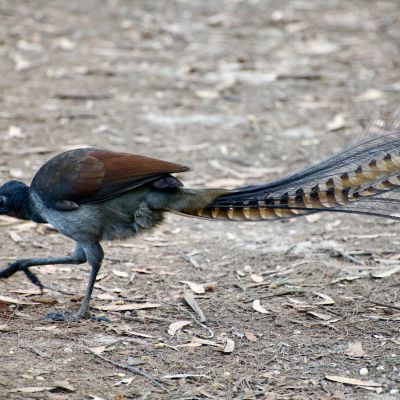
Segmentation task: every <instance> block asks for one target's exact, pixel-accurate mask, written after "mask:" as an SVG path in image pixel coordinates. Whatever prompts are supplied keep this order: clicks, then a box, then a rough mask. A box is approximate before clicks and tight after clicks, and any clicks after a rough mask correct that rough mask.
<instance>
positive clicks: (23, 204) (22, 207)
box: [11, 186, 47, 223]
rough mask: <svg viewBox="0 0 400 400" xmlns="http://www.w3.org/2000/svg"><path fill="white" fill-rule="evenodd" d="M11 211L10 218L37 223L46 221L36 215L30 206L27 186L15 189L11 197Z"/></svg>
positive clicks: (36, 212)
mask: <svg viewBox="0 0 400 400" xmlns="http://www.w3.org/2000/svg"><path fill="white" fill-rule="evenodd" d="M12 203H13V211H12V214H11V215H12V216H13V217H15V218H18V219H25V220H31V221H34V222H38V223H46V222H47V221H46V220H44V219H43V217H42V216H41V215H40V214H39V213H38V211H37V210H36V209H35V207H34V206H33V204H32V200H31V197H30V195H29V186H23V187H19V188H18V189H16V190H15V191H14V193H13V196H12Z"/></svg>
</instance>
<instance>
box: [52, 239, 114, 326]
mask: <svg viewBox="0 0 400 400" xmlns="http://www.w3.org/2000/svg"><path fill="white" fill-rule="evenodd" d="M81 246H82V248H83V250H84V252H85V254H86V259H87V261H88V263H89V265H90V266H91V271H90V276H89V282H88V286H87V289H86V293H85V297H84V298H83V300H82V304H81V307H80V309H79V311H78V313H77V314H71V313H60V312H50V313H49V314H47V317H48V318H51V319H53V320H55V321H65V320H68V321H70V320H76V319H83V318H91V314H90V312H89V304H90V299H91V297H92V292H93V286H94V283H95V281H96V277H97V274H98V272H99V270H100V267H101V263H102V261H103V258H104V252H103V249H102V248H101V246H100V244H99V243H84V244H81ZM93 319H98V318H93ZM99 319H100V320H107V319H104V318H99Z"/></svg>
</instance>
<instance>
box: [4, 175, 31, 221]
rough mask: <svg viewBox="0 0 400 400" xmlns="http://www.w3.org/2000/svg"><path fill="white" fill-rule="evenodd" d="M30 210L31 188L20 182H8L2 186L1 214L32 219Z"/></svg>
mask: <svg viewBox="0 0 400 400" xmlns="http://www.w3.org/2000/svg"><path fill="white" fill-rule="evenodd" d="M29 209H30V207H29V186H27V185H25V183H23V182H20V181H8V182H6V183H4V184H3V185H2V186H0V214H2V215H9V216H10V217H14V218H19V219H30V218H29V215H28V214H29Z"/></svg>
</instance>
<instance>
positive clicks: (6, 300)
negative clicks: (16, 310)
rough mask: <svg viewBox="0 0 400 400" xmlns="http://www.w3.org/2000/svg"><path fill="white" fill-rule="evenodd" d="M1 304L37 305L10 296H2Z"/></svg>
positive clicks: (0, 297) (0, 298)
mask: <svg viewBox="0 0 400 400" xmlns="http://www.w3.org/2000/svg"><path fill="white" fill-rule="evenodd" d="M0 303H8V304H35V303H30V302H28V301H23V300H19V299H15V298H13V297H9V296H0Z"/></svg>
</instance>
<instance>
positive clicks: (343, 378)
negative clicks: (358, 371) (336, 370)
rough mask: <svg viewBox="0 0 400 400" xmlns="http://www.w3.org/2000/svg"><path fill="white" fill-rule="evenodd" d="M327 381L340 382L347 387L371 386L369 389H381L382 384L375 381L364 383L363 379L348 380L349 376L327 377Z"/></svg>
mask: <svg viewBox="0 0 400 400" xmlns="http://www.w3.org/2000/svg"><path fill="white" fill-rule="evenodd" d="M325 379H328V381H333V382H340V383H344V384H346V385H355V386H369V387H381V386H382V384H381V383H377V382H374V381H362V380H361V379H354V378H348V377H347V376H338V375H326V376H325Z"/></svg>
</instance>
